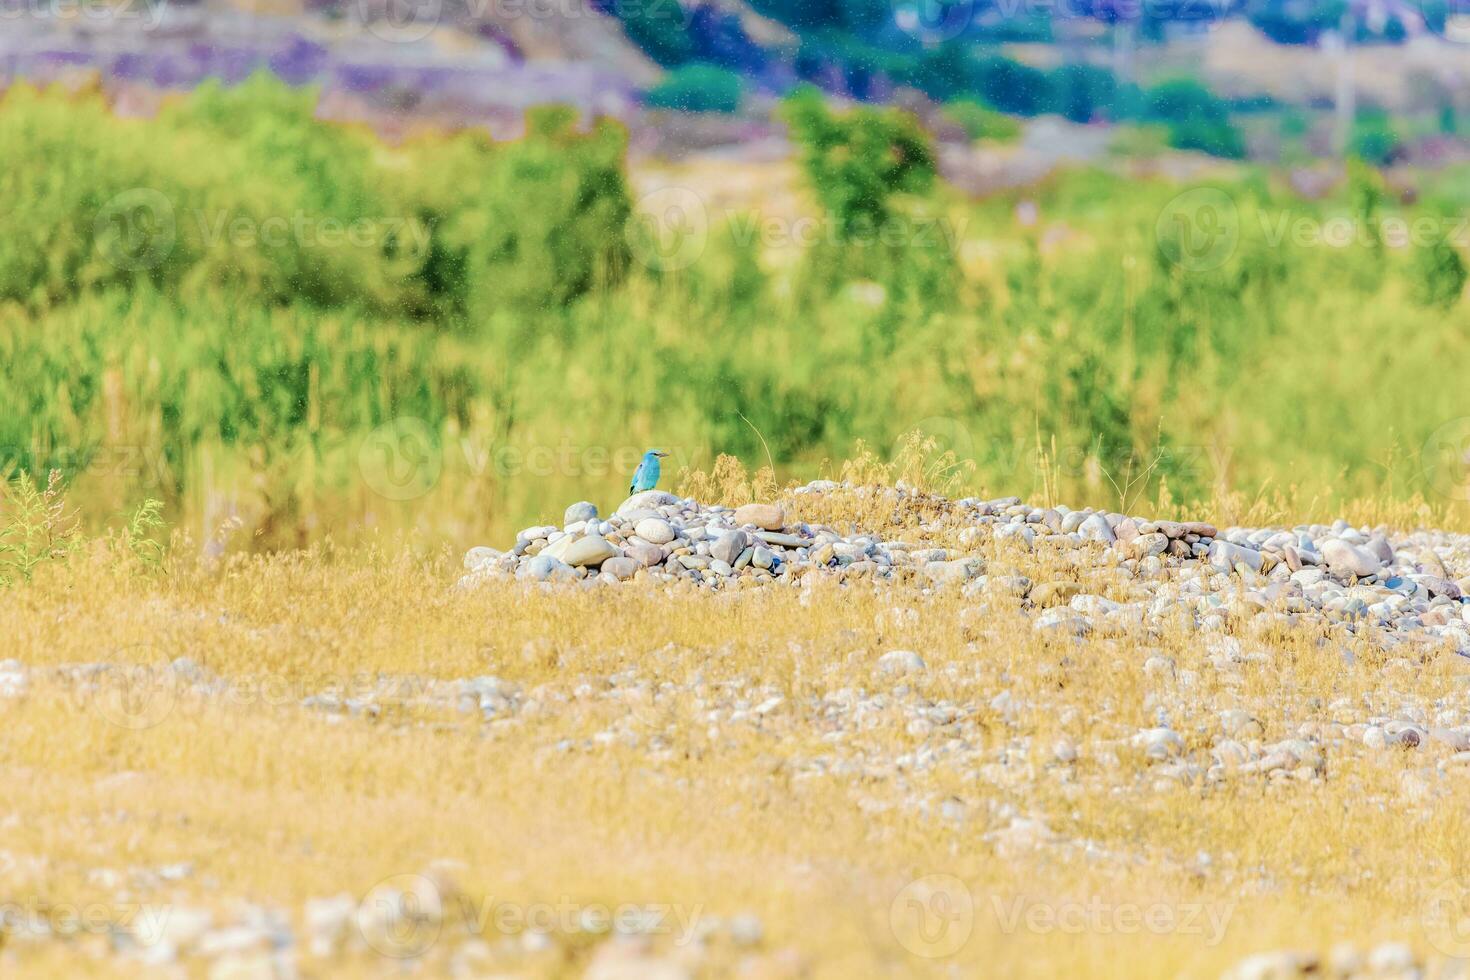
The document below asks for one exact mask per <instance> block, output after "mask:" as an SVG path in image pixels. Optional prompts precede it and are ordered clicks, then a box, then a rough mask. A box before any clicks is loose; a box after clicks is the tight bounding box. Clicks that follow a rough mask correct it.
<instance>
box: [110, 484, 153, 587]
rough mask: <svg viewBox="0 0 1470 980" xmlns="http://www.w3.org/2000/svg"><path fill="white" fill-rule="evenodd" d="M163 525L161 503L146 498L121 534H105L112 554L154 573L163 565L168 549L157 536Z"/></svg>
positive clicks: (116, 532) (129, 518) (117, 532)
mask: <svg viewBox="0 0 1470 980" xmlns="http://www.w3.org/2000/svg"><path fill="white" fill-rule="evenodd" d="M163 526H164V521H163V501H161V500H153V499H148V500H145V501H143V502H142V503H141V504H139V505H138V508H137V509H136V510H134V511H133V513H132V515H131V516H129V517H128V522H127V525H126V526H125V527H124V528H123V529H122V530H121V531H115V532H113V533H111V534H109V535H108V541H109V543H110V544H111V546H112V551H113V554H114V555H116V556H117V557H118V558H120V559H124V560H131V561H132V562H133V563H134V564H136V565H137V566H138V567H139V568H142V569H144V570H147V571H157V570H158V569H159V568H161V567H162V566H163V559H164V555H165V554H166V553H167V549H166V548H165V546H164V543H163V542H162V541H160V540H159V539H158V537H157V532H158V531H159V530H160V529H161V528H162V527H163Z"/></svg>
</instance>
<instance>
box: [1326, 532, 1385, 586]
mask: <svg viewBox="0 0 1470 980" xmlns="http://www.w3.org/2000/svg"><path fill="white" fill-rule="evenodd" d="M1322 557H1323V559H1324V560H1325V561H1326V562H1327V567H1328V568H1329V569H1331V571H1332V573H1333V574H1334V575H1356V576H1357V577H1358V578H1365V577H1367V576H1369V575H1372V574H1374V573H1375V572H1377V571H1378V566H1379V561H1378V556H1377V555H1375V554H1374V553H1373V552H1371V551H1369V550H1368V549H1367V548H1364V547H1359V546H1358V545H1354V544H1348V543H1347V542H1346V541H1342V540H1339V539H1337V538H1331V539H1329V540H1327V541H1324V542H1323V543H1322Z"/></svg>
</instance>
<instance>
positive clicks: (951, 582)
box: [462, 481, 1470, 654]
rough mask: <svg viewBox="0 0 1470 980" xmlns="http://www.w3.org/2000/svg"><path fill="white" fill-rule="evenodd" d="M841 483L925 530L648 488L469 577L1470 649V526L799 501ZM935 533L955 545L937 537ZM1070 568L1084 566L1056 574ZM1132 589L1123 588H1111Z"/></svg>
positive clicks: (525, 541) (1081, 624)
mask: <svg viewBox="0 0 1470 980" xmlns="http://www.w3.org/2000/svg"><path fill="white" fill-rule="evenodd" d="M832 493H847V494H859V495H862V494H867V495H870V497H871V495H872V494H883V495H886V496H887V497H890V498H891V503H892V504H893V505H894V507H895V509H896V510H897V509H900V508H902V507H904V506H905V504H915V503H920V502H922V503H926V504H928V505H929V506H928V508H927V509H926V510H924V511H923V513H924V514H925V515H926V517H925V518H924V519H923V520H921V521H920V522H919V523H918V525H917V526H916V527H913V528H912V537H913V538H914V539H915V540H913V541H907V540H883V539H882V538H880V537H879V536H878V535H875V534H869V533H851V534H843V533H840V532H839V531H837V530H835V529H833V528H832V527H828V526H826V525H821V524H809V523H805V522H800V521H794V520H792V519H791V518H790V517H789V515H788V512H787V510H786V509H784V508H783V507H781V506H780V505H777V504H748V505H746V506H744V507H739V508H729V507H719V506H709V505H703V504H700V503H698V502H696V501H694V500H688V499H680V498H678V497H676V496H674V495H673V494H669V493H664V492H662V491H657V490H651V491H647V492H645V493H640V494H636V495H634V496H632V497H630V498H628V499H627V500H625V501H624V502H623V503H622V504H621V505H620V506H619V507H618V509H617V511H616V512H614V513H613V514H612V515H610V516H609V517H607V518H605V519H604V518H601V517H599V515H598V512H597V508H596V507H595V506H594V505H592V504H590V503H586V502H582V503H577V504H573V505H572V506H571V507H569V508H567V511H566V514H565V518H564V521H563V526H562V527H560V528H557V527H551V526H547V527H531V528H527V529H525V530H524V531H522V532H521V533H520V534H519V535H518V536H517V538H516V543H515V546H514V547H513V548H511V549H510V550H509V551H505V552H500V551H496V550H495V549H492V548H484V547H480V548H474V549H472V550H471V551H470V552H469V553H468V554H467V555H466V556H465V567H466V569H467V571H468V573H467V575H466V576H465V578H464V579H463V580H462V584H463V585H466V586H470V585H474V584H477V583H481V582H485V581H493V580H496V579H516V580H520V581H530V582H569V583H572V582H575V583H581V584H583V585H585V586H594V585H597V584H601V583H606V584H615V583H619V582H626V581H629V580H634V581H647V582H652V583H674V582H680V581H684V582H690V583H693V584H695V585H698V586H701V587H706V588H711V589H738V588H745V587H750V586H757V585H762V584H767V583H771V584H798V585H799V584H803V583H807V582H809V580H811V579H812V578H813V577H814V576H829V577H832V578H833V579H834V580H836V581H839V582H849V583H852V582H859V581H863V580H869V581H871V582H875V583H876V582H893V583H910V584H913V585H916V586H918V587H921V588H930V589H933V588H945V587H952V586H953V587H959V588H962V589H963V590H964V591H965V592H966V593H967V594H969V595H977V594H987V593H1001V594H1008V595H1010V596H1013V597H1015V598H1018V599H1020V600H1022V602H1023V604H1024V605H1025V607H1026V608H1027V609H1029V610H1031V611H1033V612H1034V613H1035V622H1034V626H1035V627H1036V628H1037V629H1038V630H1057V631H1060V632H1063V633H1070V634H1073V635H1078V636H1080V635H1084V634H1087V633H1089V632H1092V631H1094V630H1101V631H1103V632H1112V633H1119V632H1122V631H1125V630H1127V629H1130V628H1138V627H1143V628H1150V627H1155V626H1160V625H1162V624H1163V622H1164V620H1166V619H1168V618H1170V617H1174V618H1176V619H1177V617H1178V616H1180V615H1181V612H1180V611H1181V610H1182V611H1183V613H1182V614H1187V617H1188V618H1189V619H1190V620H1191V622H1190V623H1188V624H1186V625H1189V626H1191V627H1193V628H1202V629H1205V630H1223V629H1225V626H1226V623H1227V622H1232V621H1240V620H1249V619H1252V618H1253V617H1257V616H1262V615H1264V616H1265V618H1264V619H1263V620H1261V621H1260V622H1259V623H1258V624H1256V625H1257V627H1258V628H1259V627H1261V626H1269V625H1270V624H1273V623H1277V622H1280V623H1283V624H1284V625H1297V624H1298V623H1300V622H1302V621H1303V620H1322V621H1326V622H1330V623H1342V624H1346V626H1347V628H1349V629H1354V628H1358V627H1361V626H1364V625H1368V626H1377V627H1381V628H1384V629H1386V630H1387V631H1389V632H1390V633H1393V634H1396V635H1398V636H1400V637H1403V638H1418V639H1423V640H1428V641H1431V642H1437V641H1439V640H1446V639H1447V640H1450V641H1452V642H1453V643H1454V644H1455V646H1456V648H1457V649H1458V650H1460V651H1461V652H1463V653H1466V654H1470V606H1467V604H1466V599H1465V593H1466V592H1467V591H1470V576H1467V575H1466V572H1467V571H1470V537H1467V536H1465V535H1456V534H1448V533H1443V532H1424V531H1419V532H1415V533H1412V534H1407V535H1391V534H1390V532H1388V531H1387V530H1386V529H1382V528H1378V529H1373V528H1355V527H1351V526H1349V525H1348V523H1347V522H1346V521H1341V520H1339V521H1337V522H1336V523H1334V524H1331V525H1323V524H1311V525H1299V526H1297V527H1292V528H1244V527H1229V528H1225V529H1224V530H1220V529H1218V528H1216V527H1215V526H1214V525H1212V524H1207V523H1203V522H1180V521H1167V520H1150V519H1147V518H1144V517H1138V516H1130V515H1126V514H1119V513H1110V512H1106V511H1095V510H1090V509H1088V510H1070V509H1068V508H1066V507H1060V506H1058V507H1034V506H1029V505H1027V504H1024V503H1022V502H1021V501H1020V499H1019V498H1016V497H1007V498H1002V499H999V500H978V499H974V498H967V499H964V500H957V501H952V502H951V501H945V500H942V499H939V498H932V497H925V496H924V495H922V494H919V493H917V492H915V491H912V490H909V489H906V488H904V487H901V486H900V487H897V488H890V489H883V490H874V489H871V488H861V487H851V486H845V485H839V484H836V483H833V482H831V481H818V482H815V483H811V484H808V485H807V486H805V487H801V488H799V489H797V490H796V491H794V494H795V496H794V497H793V499H796V500H800V499H801V498H803V497H809V496H810V495H820V494H832ZM888 502H889V501H887V500H885V501H884V503H888ZM906 533H907V532H906ZM934 540H942V541H945V542H948V545H949V546H947V547H934V546H931V545H928V544H925V543H924V542H926V541H934ZM1002 556H1004V557H1005V560H1004V561H1001V557H1002ZM1059 565H1060V566H1061V567H1063V568H1064V569H1068V570H1069V571H1070V570H1075V573H1074V574H1059V573H1057V572H1056V571H1055V570H1054V569H1055V568H1056V567H1057V566H1059ZM991 566H996V567H995V568H994V569H992V568H991ZM1001 566H1004V568H1002V567H1001ZM1450 566H1454V567H1455V569H1456V570H1457V574H1459V575H1461V576H1462V577H1461V578H1460V579H1458V580H1456V578H1455V574H1456V573H1452V572H1451V571H1450ZM1045 569H1053V571H1049V572H1048V571H1045ZM1109 570H1111V571H1112V572H1113V573H1114V576H1115V577H1121V585H1120V586H1119V587H1118V588H1113V589H1110V590H1109V592H1110V594H1112V595H1114V596H1115V598H1106V597H1104V596H1102V595H1097V594H1093V593H1092V592H1089V590H1088V586H1087V585H1085V584H1084V582H1083V581H1080V580H1085V579H1086V578H1087V577H1088V576H1089V575H1095V574H1096V573H1098V572H1106V571H1109ZM987 572H991V574H987ZM1033 576H1034V577H1035V579H1036V580H1035V581H1033ZM1120 591H1121V593H1123V594H1125V596H1126V601H1120V599H1118V598H1116V596H1118V595H1119V594H1120Z"/></svg>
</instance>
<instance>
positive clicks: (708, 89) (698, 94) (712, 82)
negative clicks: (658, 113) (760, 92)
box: [644, 64, 743, 113]
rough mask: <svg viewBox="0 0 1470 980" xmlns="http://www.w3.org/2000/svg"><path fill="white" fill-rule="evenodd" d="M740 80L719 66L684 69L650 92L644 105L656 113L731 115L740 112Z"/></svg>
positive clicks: (698, 66) (695, 66) (681, 68)
mask: <svg viewBox="0 0 1470 980" xmlns="http://www.w3.org/2000/svg"><path fill="white" fill-rule="evenodd" d="M742 94H743V93H742V86H741V82H740V76H739V75H737V74H735V73H734V72H732V71H729V70H727V69H724V68H720V67H718V66H716V65H706V64H694V65H684V66H682V67H679V68H675V69H674V70H673V71H671V72H669V74H668V76H667V77H666V78H665V79H664V80H663V81H661V82H659V83H658V84H657V85H655V86H654V87H653V88H651V89H649V91H648V94H647V96H645V98H644V101H645V102H646V103H647V104H648V105H649V106H651V107H652V108H655V109H674V110H677V111H679V112H723V113H732V112H735V111H737V110H739V108H740V100H741V98H742Z"/></svg>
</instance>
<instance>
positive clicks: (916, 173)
mask: <svg viewBox="0 0 1470 980" xmlns="http://www.w3.org/2000/svg"><path fill="white" fill-rule="evenodd" d="M781 115H782V118H783V119H784V120H785V122H786V124H787V125H788V126H790V127H791V133H792V137H793V138H794V140H795V141H796V143H797V145H798V146H799V147H800V152H801V161H802V168H803V169H804V170H805V172H806V176H807V180H808V181H809V182H810V183H811V185H812V189H813V190H814V191H815V192H816V194H817V198H818V200H820V201H821V203H822V206H823V207H824V208H825V209H826V211H827V213H828V214H829V215H830V216H831V217H832V219H833V220H834V221H835V222H836V226H837V229H838V233H839V235H840V236H841V237H842V238H845V239H851V238H856V237H861V236H871V235H874V234H876V233H878V232H879V231H880V230H881V229H882V228H883V227H884V226H885V225H887V224H888V223H889V222H890V221H892V220H893V219H894V217H895V213H896V212H895V208H894V199H895V197H896V196H897V195H900V194H905V193H917V192H922V191H924V190H927V189H928V188H929V187H930V186H931V185H932V184H933V182H934V176H935V173H936V164H935V160H934V153H933V150H932V148H931V147H930V145H929V140H928V137H927V135H926V134H925V133H924V131H923V130H922V129H921V128H920V127H919V125H918V123H917V122H916V121H915V120H914V119H913V117H912V116H910V115H907V114H905V113H903V112H899V111H898V110H894V109H871V108H862V107H860V108H855V109H852V110H849V111H848V112H847V113H845V114H843V115H837V114H835V113H833V112H832V111H831V110H830V109H829V108H828V107H827V104H826V102H825V101H824V100H823V99H822V98H821V96H820V95H819V94H817V93H816V92H815V91H814V90H811V89H806V90H803V91H801V92H798V93H797V94H795V95H793V96H791V97H790V98H788V99H787V100H786V102H785V103H784V105H783V106H782V110H781Z"/></svg>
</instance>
